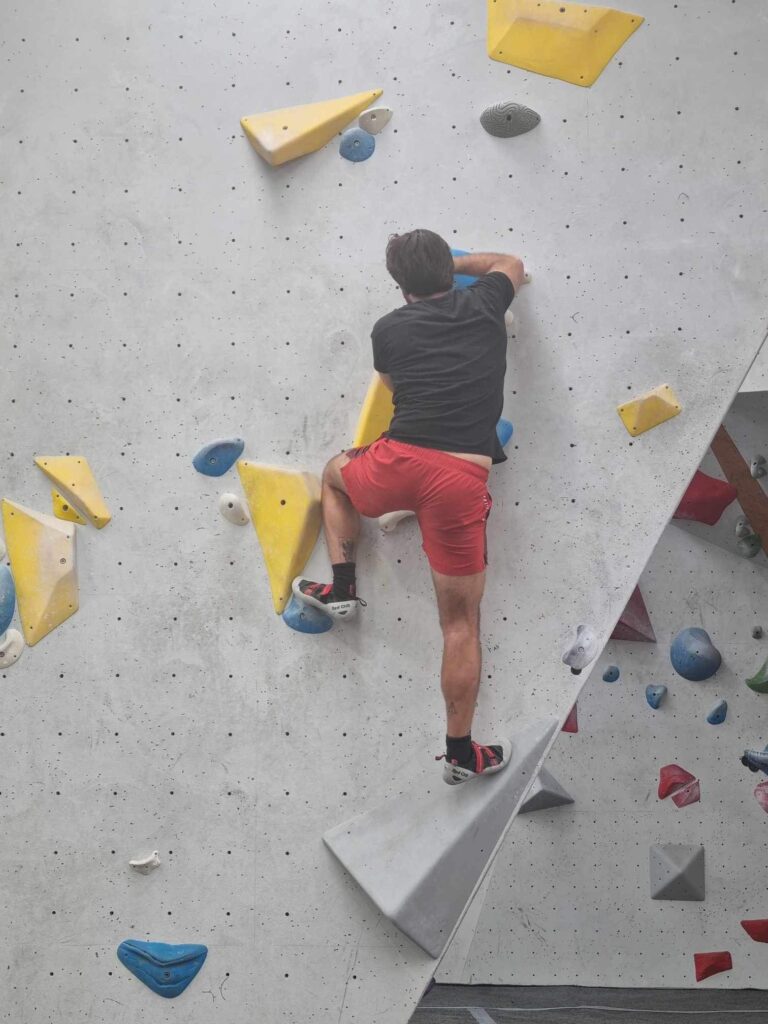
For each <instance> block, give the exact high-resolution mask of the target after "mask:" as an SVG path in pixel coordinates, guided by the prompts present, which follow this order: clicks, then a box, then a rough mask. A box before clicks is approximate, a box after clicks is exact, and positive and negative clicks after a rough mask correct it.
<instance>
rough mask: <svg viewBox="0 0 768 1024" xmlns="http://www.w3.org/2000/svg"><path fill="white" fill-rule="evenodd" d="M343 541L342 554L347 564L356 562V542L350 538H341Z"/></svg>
mask: <svg viewBox="0 0 768 1024" xmlns="http://www.w3.org/2000/svg"><path fill="white" fill-rule="evenodd" d="M339 540H340V541H341V553H342V555H343V556H344V561H345V562H354V560H355V542H354V541H353V540H351V539H350V538H349V537H339Z"/></svg>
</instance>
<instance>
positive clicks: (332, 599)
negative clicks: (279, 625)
mask: <svg viewBox="0 0 768 1024" xmlns="http://www.w3.org/2000/svg"><path fill="white" fill-rule="evenodd" d="M291 590H292V591H293V593H294V594H295V596H296V597H297V599H298V600H299V601H303V602H304V604H310V605H312V607H313V608H319V609H320V611H321V612H325V614H326V615H330V616H331V618H332V619H351V618H354V616H355V615H356V614H357V606H358V605H362V606H363V607H365V601H363V599H362V598H360V597H357V596H355V595H354V594H353V595H352V597H344V598H338V597H336V596H335V595H334V593H333V585H332V584H330V583H314V582H313V581H312V580H305V579H302V577H301V576H297V577H296V579H295V580H294V581H293V584H292V586H291Z"/></svg>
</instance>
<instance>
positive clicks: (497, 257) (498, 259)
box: [453, 252, 525, 291]
mask: <svg viewBox="0 0 768 1024" xmlns="http://www.w3.org/2000/svg"><path fill="white" fill-rule="evenodd" d="M453 267H454V270H455V272H456V273H457V274H467V275H468V276H469V277H482V276H483V274H491V273H493V272H494V271H498V272H499V273H501V274H506V275H507V277H508V278H509V280H510V281H511V282H512V285H513V287H514V289H515V291H517V290H518V288H520V287H522V285H524V284H525V267H524V266H523V261H522V260H521V259H520V258H519V257H517V256H505V255H504V254H503V253H499V252H473V253H470V254H469V255H468V256H454V257H453Z"/></svg>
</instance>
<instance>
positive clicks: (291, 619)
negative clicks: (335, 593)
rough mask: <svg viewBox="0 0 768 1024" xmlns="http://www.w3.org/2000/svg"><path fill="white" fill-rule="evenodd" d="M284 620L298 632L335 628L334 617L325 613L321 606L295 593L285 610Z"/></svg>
mask: <svg viewBox="0 0 768 1024" xmlns="http://www.w3.org/2000/svg"><path fill="white" fill-rule="evenodd" d="M283 622H284V623H285V624H286V626H290V627H291V629H295V630H296V632H297V633H327V632H328V630H329V629H333V619H332V618H331V617H330V615H325V614H324V613H323V612H321V611H320V609H319V608H315V607H313V606H312V605H311V604H304V602H303V601H299V599H298V598H297V597H296V596H295V594H294V595H291V600H290V601H289V602H288V605H287V606H286V609H285V611H284V612H283Z"/></svg>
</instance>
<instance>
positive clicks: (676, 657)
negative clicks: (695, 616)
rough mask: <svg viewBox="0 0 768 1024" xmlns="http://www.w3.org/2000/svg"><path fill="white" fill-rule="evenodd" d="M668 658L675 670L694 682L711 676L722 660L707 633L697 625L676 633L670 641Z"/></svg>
mask: <svg viewBox="0 0 768 1024" xmlns="http://www.w3.org/2000/svg"><path fill="white" fill-rule="evenodd" d="M669 658H670V661H671V662H672V668H673V669H674V670H675V672H677V674H678V675H681V676H682V677H683V679H690V680H691V682H694V683H700V682H701V681H702V680H704V679H709V677H710V676H713V675H714V674H715V672H717V670H718V669H719V668H720V664H721V662H722V660H723V659H722V657H721V655H720V651H718V649H717V648H716V647H715V645H714V644H713V643H712V641H711V640H710V638H709V633H707V632H706V631H705V630H703V629H699V628H698V626H692V627H691V628H690V629H683V630H681V631H680V632H679V633H678V634H677V636H676V637H675V639H674V640H673V641H672V646H671V647H670V650H669Z"/></svg>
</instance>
